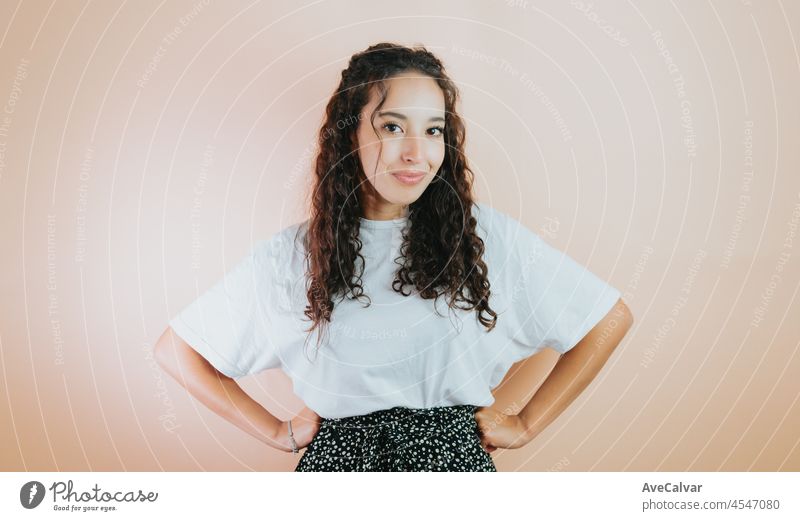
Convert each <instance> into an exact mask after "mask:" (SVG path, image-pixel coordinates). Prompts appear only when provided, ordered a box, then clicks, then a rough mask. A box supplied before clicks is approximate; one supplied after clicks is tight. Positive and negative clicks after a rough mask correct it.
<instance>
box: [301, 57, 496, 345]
mask: <svg viewBox="0 0 800 521" xmlns="http://www.w3.org/2000/svg"><path fill="white" fill-rule="evenodd" d="M403 72H418V73H421V74H423V75H426V76H429V77H431V78H432V79H434V80H435V81H436V83H437V84H438V85H439V87H440V88H441V89H442V92H443V94H444V99H445V125H444V128H445V130H444V140H445V157H444V161H443V162H442V165H441V167H440V169H439V171H438V172H437V173H436V176H435V177H434V179H433V181H432V182H431V183H430V185H429V186H428V187H427V188H426V189H425V191H424V192H423V193H422V195H421V196H420V197H419V198H418V199H417V200H416V201H414V202H413V203H411V204H410V205H409V207H408V214H407V217H408V223H409V225H408V226H407V227H406V229H405V230H404V231H403V234H402V238H403V242H402V245H401V247H400V254H401V257H400V258H398V259H396V260H398V261H402V265H401V267H400V269H399V270H398V271H397V272H396V275H395V279H394V281H393V283H392V288H393V289H394V291H396V292H398V293H400V294H402V295H404V296H408V295H410V294H411V289H416V290H417V291H418V293H419V296H420V297H422V298H424V299H438V298H439V296H441V295H445V294H446V295H447V297H448V306H449V307H450V308H452V309H456V308H458V309H462V310H473V309H474V310H475V311H476V314H477V319H478V320H479V321H480V322H481V324H483V325H484V326H485V327H486V328H487V330H488V331H491V330H492V329H494V327H495V324H496V322H497V313H495V312H494V311H493V310H492V309H491V308H490V307H489V296H490V294H491V291H490V286H489V281H488V279H487V273H488V269H487V266H486V263H485V262H484V261H483V260H482V255H483V253H484V242H483V240H482V239H481V238H480V237H479V236H478V235H477V234H476V233H475V227H476V224H477V223H476V219H475V218H474V217H473V216H472V206H473V198H472V183H473V178H474V174H473V173H472V171H471V170H470V169H469V166H468V165H467V159H466V155H465V153H464V137H465V129H464V124H463V122H462V120H461V118H460V117H459V115H458V114H457V113H456V102H457V101H458V97H459V93H458V89H457V88H456V85H455V84H454V83H453V81H452V80H451V79H450V78H449V77H448V76H447V74H446V73H445V70H444V67H443V65H442V63H441V62H440V61H439V59H438V58H436V56H434V55H433V54H432V53H431V52H429V51H428V50H427V49H425V48H424V47H421V46H417V47H414V48H409V47H405V46H402V45H397V44H393V43H379V44H376V45H372V46H371V47H369V48H367V49H366V50H364V51H363V52H360V53H357V54H354V55H353V56H352V57H351V58H350V62H349V64H348V66H347V68H346V69H345V70H343V71H342V77H341V81H340V83H339V86H338V88H337V89H336V92H335V93H334V94H333V96H332V97H331V98H330V100H329V102H328V105H327V107H326V109H325V118H324V121H323V123H322V126H321V127H320V129H319V138H318V139H319V145H320V149H319V153H318V154H317V157H316V163H315V168H314V175H315V179H314V184H313V187H312V192H311V196H310V207H311V208H310V217H309V221H308V231H307V233H306V242H305V247H306V290H307V291H306V295H307V298H308V305H307V306H306V309H305V315H306V317H308V319H310V320H311V322H312V324H311V327H310V328H309V329H308V330H306V331H307V332H313V331H314V330H315V329H316V328H318V327H319V328H321V329H322V331H323V333H324V331H325V330H326V329H327V324H328V323H329V322H330V321H331V314H332V312H333V306H334V303H333V298H335V297H336V298H338V297H341V298H344V297H345V296H347V295H348V294H349V298H351V299H358V300H359V301H362V299H363V298H366V300H367V301H370V299H369V296H367V295H365V293H364V289H363V287H362V286H361V275H362V274H363V266H364V257H363V256H362V255H361V253H360V250H361V246H362V243H361V241H360V240H359V228H360V224H361V221H360V217H362V216H363V213H362V208H361V201H360V200H359V197H357V196H356V195H355V194H357V191H358V190H359V187H361V185H362V184H364V185H366V184H367V183H366V175H365V173H364V171H363V167H362V165H361V162H360V161H359V157H358V154H357V153H356V151H357V147H358V143H357V141H358V140H357V136H356V130H357V128H356V127H357V124H353V123H357V122H358V119H359V117H358V116H355V115H360V114H361V111H362V109H363V108H364V106H365V105H366V104H367V103H368V101H369V94H370V89H371V88H372V87H373V86H374V87H375V88H376V90H377V92H378V95H379V96H380V98H379V103H378V105H377V107H376V109H375V111H374V112H373V113H372V115H371V117H370V124H372V121H373V119H374V118H375V113H376V112H377V111H378V110H379V109H380V108H381V106H382V105H383V103H384V101H385V100H386V97H387V94H388V91H387V86H386V84H385V81H386V80H388V79H390V78H392V77H393V76H394V75H396V74H400V73H403ZM357 258H360V259H361V268H362V269H361V270H360V271H359V272H356V259H357ZM407 287H409V288H410V289H408V290H407ZM459 302H460V303H464V306H463V307H462V306H458V305H457V303H459ZM367 305H369V304H367ZM321 337H322V336H321V335H318V341H317V345H318V346H319V343H320V342H321Z"/></svg>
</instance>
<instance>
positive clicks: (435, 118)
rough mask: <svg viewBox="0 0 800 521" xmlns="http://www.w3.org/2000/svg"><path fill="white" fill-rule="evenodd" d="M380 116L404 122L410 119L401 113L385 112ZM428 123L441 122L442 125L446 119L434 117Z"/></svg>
mask: <svg viewBox="0 0 800 521" xmlns="http://www.w3.org/2000/svg"><path fill="white" fill-rule="evenodd" d="M378 115H379V116H381V117H383V116H391V117H393V118H397V119H402V120H403V121H405V120H407V119H408V118H407V117H405V116H404V115H403V114H400V113H399V112H390V111H383V112H378ZM428 121H441V122H442V123H444V118H442V117H439V116H435V117H432V118H431V119H429V120H428Z"/></svg>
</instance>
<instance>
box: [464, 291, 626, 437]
mask: <svg viewBox="0 0 800 521" xmlns="http://www.w3.org/2000/svg"><path fill="white" fill-rule="evenodd" d="M631 324H633V315H631V312H630V310H629V309H628V306H626V305H625V303H624V302H623V301H622V299H619V300H618V301H617V303H616V304H615V305H614V307H613V308H611V311H609V312H608V314H607V315H606V316H605V317H604V318H603V319H602V320H601V321H600V322H599V323H598V324H597V325H595V326H594V327H593V328H592V330H591V331H589V333H587V334H586V336H584V337H583V339H581V341H580V342H578V343H577V344H575V346H574V347H573V348H572V349H570V350H569V351H567V353H565V354H564V355H562V356H561V357H560V358H559V359H558V362H556V365H555V366H554V367H553V370H552V371H551V372H550V374H549V375H548V376H547V379H546V380H545V381H544V382H543V383H542V385H541V387H539V389H538V390H537V391H536V393H535V394H534V395H533V398H531V399H530V401H529V402H528V403H527V404H526V405H525V407H523V408H522V410H521V411H520V412H519V414H516V415H507V414H505V413H504V412H500V411H498V410H495V409H492V408H491V407H482V408H480V409H478V410H477V411H476V412H475V417H476V419H477V421H478V426H479V429H480V431H481V443H482V445H483V447H484V448H485V449H486V450H487V451H489V452H493V451H494V450H495V449H496V448H497V447H502V448H508V449H514V448H518V447H522V446H523V445H525V444H526V443H528V442H529V441H531V440H532V439H533V438H535V437H536V436H538V435H539V433H541V432H542V431H543V430H544V429H545V427H547V426H548V425H550V424H551V423H552V422H553V420H555V419H556V418H558V415H559V414H561V413H562V412H564V409H566V408H567V407H568V406H569V404H571V403H572V402H573V400H575V398H577V397H578V395H579V394H581V392H583V390H584V389H586V387H587V386H588V385H589V382H591V381H592V380H594V377H595V376H597V373H599V372H600V369H602V367H603V365H605V363H606V361H607V360H608V358H609V357H610V356H611V353H612V352H613V351H614V349H615V348H616V347H617V345H618V344H619V342H620V341H621V340H622V337H624V336H625V333H627V332H628V329H630V327H631Z"/></svg>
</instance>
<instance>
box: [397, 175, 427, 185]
mask: <svg viewBox="0 0 800 521" xmlns="http://www.w3.org/2000/svg"><path fill="white" fill-rule="evenodd" d="M392 176H394V178H395V179H397V180H398V181H400V182H401V183H403V184H404V185H415V184H417V183H419V182H420V181H422V178H423V177H425V174H424V173H423V172H394V173H393V174H392Z"/></svg>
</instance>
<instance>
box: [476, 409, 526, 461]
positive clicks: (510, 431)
mask: <svg viewBox="0 0 800 521" xmlns="http://www.w3.org/2000/svg"><path fill="white" fill-rule="evenodd" d="M475 419H476V420H477V421H478V429H479V430H480V432H481V434H480V436H481V445H483V448H484V450H486V452H494V451H495V450H496V449H497V448H498V447H500V448H503V449H516V448H519V447H522V446H523V445H525V444H526V443H527V439H526V438H525V426H524V425H523V423H522V420H521V419H520V417H519V416H517V415H516V414H505V413H504V412H502V411H498V410H497V409H492V408H491V407H478V409H477V410H476V411H475Z"/></svg>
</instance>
